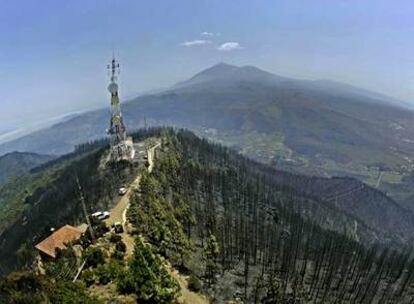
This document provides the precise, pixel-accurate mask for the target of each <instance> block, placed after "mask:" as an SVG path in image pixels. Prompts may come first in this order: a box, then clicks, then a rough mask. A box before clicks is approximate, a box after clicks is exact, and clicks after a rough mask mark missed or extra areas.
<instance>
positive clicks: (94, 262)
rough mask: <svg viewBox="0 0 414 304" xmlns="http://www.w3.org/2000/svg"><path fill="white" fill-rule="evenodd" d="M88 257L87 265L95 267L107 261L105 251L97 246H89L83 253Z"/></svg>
mask: <svg viewBox="0 0 414 304" xmlns="http://www.w3.org/2000/svg"><path fill="white" fill-rule="evenodd" d="M83 256H84V258H85V259H86V265H85V266H86V267H92V268H95V267H97V266H98V265H100V264H103V263H105V255H104V253H103V251H102V250H101V249H99V248H96V247H89V248H88V249H86V250H85V251H84V254H83Z"/></svg>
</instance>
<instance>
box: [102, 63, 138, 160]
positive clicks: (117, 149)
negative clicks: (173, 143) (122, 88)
mask: <svg viewBox="0 0 414 304" xmlns="http://www.w3.org/2000/svg"><path fill="white" fill-rule="evenodd" d="M108 70H109V73H110V83H109V86H108V91H109V93H110V94H111V121H110V126H109V129H108V134H109V136H110V144H111V155H110V156H111V160H112V161H115V162H117V161H120V160H127V161H130V160H132V159H133V158H134V155H135V150H134V145H133V141H132V138H131V137H127V133H126V128H125V124H124V120H123V118H122V112H121V105H120V101H119V95H118V84H117V80H118V74H119V63H118V62H117V61H116V59H115V57H113V58H112V61H111V63H110V64H108Z"/></svg>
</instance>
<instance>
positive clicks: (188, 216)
mask: <svg viewBox="0 0 414 304" xmlns="http://www.w3.org/2000/svg"><path fill="white" fill-rule="evenodd" d="M134 136H135V138H143V137H148V136H157V137H159V140H161V141H162V144H161V147H160V148H159V149H157V150H156V162H155V163H154V167H153V170H152V172H146V171H145V170H144V172H142V173H141V174H142V175H141V179H140V187H139V189H136V190H135V192H133V193H132V197H131V201H130V207H129V209H128V212H127V219H128V222H129V225H130V226H131V227H130V228H128V229H127V233H128V235H130V236H131V237H133V238H134V239H135V247H134V249H131V254H129V255H128V249H127V246H126V245H125V244H124V243H123V242H122V241H121V238H120V237H117V236H116V235H113V234H104V235H102V234H100V236H99V239H98V240H96V241H95V242H93V241H92V240H89V241H87V240H86V241H82V243H81V246H82V248H83V249H82V254H81V259H80V258H79V254H76V250H74V249H72V248H69V249H68V250H67V251H64V252H62V253H61V255H59V257H58V259H57V260H56V261H54V262H49V263H47V264H46V266H45V267H46V274H45V275H41V276H33V275H31V274H30V273H26V272H22V273H13V274H11V275H9V276H8V277H7V278H6V279H4V280H2V281H0V292H2V293H3V294H4V295H5V296H7V297H8V299H15V298H16V297H17V296H18V295H20V296H21V297H22V298H24V297H28V295H31V294H32V295H33V297H32V296H30V297H32V298H34V299H37V298H36V297H38V298H39V297H40V296H39V295H43V297H45V298H48V299H53V296H55V295H54V294H51V293H50V291H49V289H48V288H49V286H50V284H53V282H55V281H57V282H59V284H60V285H59V286H60V287H57V288H60V289H61V291H62V292H63V293H64V294H65V295H70V294H71V290H73V289H74V288H79V290H80V291H81V295H82V297H84V299H85V303H99V302H102V301H106V300H103V299H102V298H101V296H100V295H101V292H104V293H105V299H117V301H121V300H120V299H123V300H122V301H121V302H120V303H130V302H128V301H131V299H132V300H133V301H138V302H139V303H141V302H143V303H174V302H175V301H176V299H177V298H178V297H179V295H180V290H179V288H178V286H179V285H178V283H177V281H176V279H174V277H173V276H172V274H171V273H172V270H170V268H169V266H168V265H169V264H170V263H171V265H172V266H173V267H174V268H175V269H177V270H179V271H180V273H182V274H186V275H188V277H189V279H188V288H189V289H191V290H193V291H196V292H198V293H204V294H206V295H207V296H208V297H209V299H210V301H211V302H213V303H226V302H227V301H230V300H235V301H244V302H245V303H411V300H412V298H413V297H414V286H413V285H414V260H413V259H412V258H413V255H412V253H411V249H410V248H409V247H408V246H403V245H402V244H403V241H404V236H407V235H408V232H407V231H405V232H401V231H402V230H401V229H402V228H401V227H402V226H399V228H396V224H395V223H394V222H392V221H391V222H390V221H389V220H390V219H388V218H386V217H384V218H383V219H382V223H383V225H382V226H380V227H378V226H377V227H373V226H374V224H375V222H374V220H373V218H376V217H375V216H374V215H375V214H374V215H373V217H369V216H368V215H366V214H365V215H362V216H360V217H357V216H356V215H357V214H349V213H347V212H344V210H343V209H344V208H343V207H342V205H343V204H350V203H352V204H354V205H355V206H357V205H356V204H357V203H358V204H360V205H361V207H360V208H362V210H363V208H365V207H363V206H362V205H366V206H369V208H372V209H375V208H384V210H388V208H390V209H389V210H394V211H392V212H400V211H401V209H400V207H399V206H398V205H396V204H395V203H394V202H393V201H392V200H390V199H389V198H387V197H386V196H385V195H384V194H382V193H380V192H378V191H377V190H374V189H372V188H370V187H368V186H363V187H362V186H361V184H359V182H356V181H355V180H353V179H337V178H333V179H319V178H310V177H304V176H300V175H292V174H288V173H285V172H282V171H277V170H274V169H272V168H269V167H268V166H265V165H263V164H259V163H257V162H254V161H252V160H249V159H246V158H244V157H243V156H240V155H239V154H237V153H235V152H233V151H231V150H229V149H228V148H225V147H223V146H220V145H217V144H212V143H209V142H208V141H206V140H202V139H200V138H198V137H196V136H195V135H194V134H193V133H191V132H188V131H174V130H172V129H153V130H149V131H145V132H141V133H137V134H135V135H134ZM105 150H106V143H105V142H101V143H95V144H88V145H84V146H82V147H79V148H78V149H77V152H76V153H74V154H72V155H68V156H66V157H64V158H62V159H58V160H56V161H55V162H52V163H49V164H47V165H46V166H45V167H41V168H39V169H38V171H36V172H33V173H32V174H34V176H32V177H31V179H30V181H36V180H37V178H38V176H37V174H38V175H39V176H42V178H43V179H42V180H43V181H45V183H44V184H43V186H38V187H34V188H33V189H34V190H33V191H30V192H29V193H27V194H26V196H25V201H26V202H27V206H28V207H25V209H23V210H24V211H23V213H21V215H20V216H19V217H17V220H16V221H15V223H14V224H13V225H11V226H8V228H7V229H6V230H5V231H4V233H3V234H2V235H1V238H2V239H1V242H0V244H1V246H2V247H1V251H0V252H1V253H2V257H1V261H2V263H3V261H5V262H6V263H10V264H13V263H15V260H14V259H17V258H16V257H17V256H18V257H20V260H21V261H25V262H26V263H20V264H18V266H19V267H18V268H22V267H23V268H24V269H30V265H27V262H28V261H33V256H32V255H31V253H33V251H31V246H32V245H33V242H34V241H35V240H36V239H39V237H40V236H37V233H38V232H39V231H43V232H44V234H43V235H45V234H46V233H47V229H48V228H49V227H50V226H52V225H53V226H59V225H62V224H64V223H67V222H70V223H77V222H78V220H79V219H80V218H81V216H82V212H81V208H80V205H79V203H78V200H79V197H78V196H77V186H76V183H75V182H74V180H73V174H76V175H78V176H79V179H80V181H81V184H82V186H83V189H84V192H85V196H86V198H87V199H86V200H87V202H88V209H89V210H91V211H92V210H93V208H94V206H108V205H110V204H111V197H112V196H115V195H116V194H115V193H113V192H112V191H114V189H117V187H118V186H116V187H113V182H114V181H113V178H114V176H117V178H119V179H121V180H123V181H125V182H126V183H127V182H128V180H131V179H132V178H133V176H134V174H137V172H136V171H134V170H135V169H134V168H131V167H129V166H128V165H127V164H122V165H121V166H118V167H111V168H110V169H109V170H107V171H105V170H104V171H102V170H100V169H99V164H100V162H101V161H100V160H101V159H102V155H104V153H105ZM45 174H46V175H47V177H48V178H47V179H45V177H44V176H45ZM25 185H29V184H25ZM109 185H110V186H109ZM345 185H346V186H345ZM360 186H361V187H360ZM355 187H356V188H358V191H357V192H353V191H354V190H355V189H354V188H355ZM360 188H361V189H360ZM350 190H352V191H350ZM340 191H342V192H344V193H342V192H340ZM348 192H352V193H351V195H350V196H348ZM345 194H346V195H345ZM332 196H335V197H336V199H335V200H334V201H332V200H331V199H330V198H331V197H332ZM354 205H353V206H354ZM373 213H374V212H373ZM25 217H27V218H26V219H25V220H24V222H22V219H23V218H25ZM376 220H378V219H377V218H376ZM407 223H409V222H406V224H407ZM407 225H408V224H407ZM102 229H104V231H105V228H102ZM86 237H87V236H86ZM32 238H33V239H32ZM398 238H399V239H400V241H396V242H393V243H392V247H390V246H389V245H390V242H389V239H395V240H396V239H398ZM376 240H378V241H381V243H379V244H378V245H375V241H376ZM91 241H92V243H93V244H92V245H91ZM128 246H131V245H130V244H129V245H128ZM5 250H7V251H5ZM77 250H78V249H77ZM6 252H7V254H6ZM9 252H18V253H17V255H16V256H13V257H12V258H9V257H8V256H9ZM3 256H4V257H3ZM84 259H85V261H86V260H87V263H86V266H85V269H84V270H83V272H82V274H81V275H80V277H79V282H78V283H77V284H76V285H73V283H71V280H72V278H73V276H74V275H75V273H74V271H75V270H76V267H78V266H76V267H74V266H73V265H80V264H81V262H82V261H83V260H84ZM164 259H165V260H166V261H168V263H167V262H164ZM71 265H72V266H71ZM3 267H5V266H3ZM6 270H8V269H6ZM28 282H31V283H30V284H35V285H36V286H35V287H33V288H29V287H27V284H28ZM65 282H66V283H67V284H66V285H65V284H64V283H65ZM21 284H22V286H25V288H26V287H27V288H29V289H28V292H27V293H26V295H23V294H19V293H14V291H15V290H16V289H18V288H19V287H18V286H20V285H21ZM76 286H77V287H76ZM56 296H58V295H56ZM65 299H66V300H65V301H67V299H68V297H66V298H65ZM124 300H125V301H126V302H123V301H124ZM0 302H1V301H0ZM34 303H41V302H34ZM62 303H66V302H62ZM77 303H82V302H77Z"/></svg>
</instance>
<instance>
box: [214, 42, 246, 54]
mask: <svg viewBox="0 0 414 304" xmlns="http://www.w3.org/2000/svg"><path fill="white" fill-rule="evenodd" d="M242 48H243V47H242V46H241V45H240V43H238V42H231V41H229V42H224V43H222V44H221V45H220V46H218V47H217V49H218V50H219V51H224V52H230V51H234V50H241V49H242Z"/></svg>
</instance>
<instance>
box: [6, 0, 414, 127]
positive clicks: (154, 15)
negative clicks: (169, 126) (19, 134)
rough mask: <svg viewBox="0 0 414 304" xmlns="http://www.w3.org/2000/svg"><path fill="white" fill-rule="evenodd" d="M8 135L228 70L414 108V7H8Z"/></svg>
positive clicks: (373, 0) (272, 2)
mask: <svg viewBox="0 0 414 304" xmlns="http://www.w3.org/2000/svg"><path fill="white" fill-rule="evenodd" d="M0 4H1V9H0V77H1V80H2V81H1V85H0V86H1V87H0V88H1V92H2V96H1V98H0V131H4V130H5V129H8V128H9V127H10V129H11V128H13V127H15V126H16V125H21V124H23V123H28V122H32V121H36V120H43V119H46V118H47V117H50V116H56V115H60V114H62V113H66V112H71V111H76V110H82V109H90V108H96V107H100V106H105V105H106V104H107V103H108V96H107V93H106V86H107V80H108V78H107V72H106V64H107V62H108V61H109V60H110V58H111V53H112V48H113V47H114V49H115V53H116V55H117V57H119V60H120V63H121V75H120V76H121V77H120V87H121V95H122V96H121V97H123V98H124V99H126V98H127V97H128V96H133V95H134V94H137V93H139V92H142V91H146V90H150V89H153V88H160V87H165V86H169V85H171V84H174V83H176V82H177V81H180V80H183V79H186V78H188V77H189V76H191V75H192V74H194V73H195V72H198V71H199V70H202V69H204V68H206V67H208V66H210V65H213V64H215V63H217V62H220V61H225V62H228V63H234V64H240V65H243V64H250V65H256V66H258V67H260V68H263V69H266V70H269V71H272V72H274V73H276V74H281V75H286V76H293V77H301V78H310V79H317V78H327V79H333V80H339V81H345V82H347V83H351V84H354V85H358V86H361V87H364V88H368V89H372V90H375V91H379V92H382V93H386V94H389V95H392V96H394V97H397V98H401V99H404V100H407V101H410V102H414V85H413V81H414V17H413V16H414V2H413V1H412V0H407V1H404V0H389V1H385V0H297V1H295V0H286V1H278V0H262V1H259V0H257V1H255V0H245V1H240V0H234V1H224V0H204V1H201V0H187V1H180V0H159V1H156V0H151V1H144V0H139V1H138V0H131V1H123V0H116V1H115V0H113V1H111V0H95V1H88V0H70V1H63V0H62V1H57V0H47V1H46V0H42V1H37V0H33V1H28V0H27V1H21V0H10V1H7V0H3V1H1V2H0Z"/></svg>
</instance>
